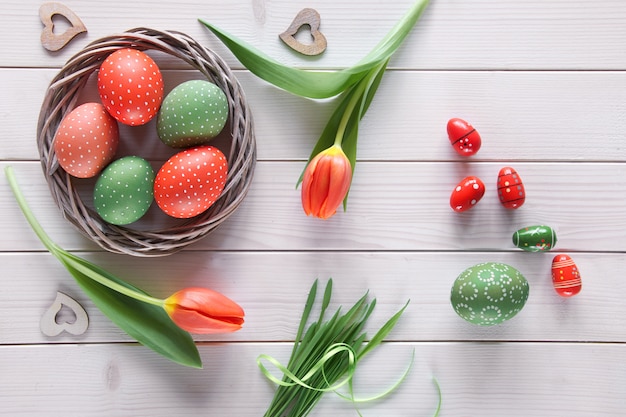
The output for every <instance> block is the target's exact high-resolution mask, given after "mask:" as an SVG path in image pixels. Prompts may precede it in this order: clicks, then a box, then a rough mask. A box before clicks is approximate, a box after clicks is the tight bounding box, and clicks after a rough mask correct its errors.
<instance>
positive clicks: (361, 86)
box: [334, 62, 386, 147]
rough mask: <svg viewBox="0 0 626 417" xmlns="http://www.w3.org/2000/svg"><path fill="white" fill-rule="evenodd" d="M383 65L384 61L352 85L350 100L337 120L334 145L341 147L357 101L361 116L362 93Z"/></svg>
mask: <svg viewBox="0 0 626 417" xmlns="http://www.w3.org/2000/svg"><path fill="white" fill-rule="evenodd" d="M385 65H386V62H384V63H383V64H381V65H377V66H375V67H374V68H372V69H371V70H370V71H369V72H368V73H367V75H366V76H365V77H364V78H363V79H361V81H359V82H358V83H357V84H356V86H354V87H352V88H354V89H355V91H354V94H353V95H352V97H351V98H350V102H349V103H348V105H347V107H346V110H345V111H344V113H343V116H342V117H341V121H340V122H339V127H338V128H337V135H336V136H335V143H334V145H335V146H339V147H341V143H342V142H343V138H344V136H345V134H346V129H347V127H348V122H349V121H350V118H351V117H352V116H353V114H354V109H355V108H356V106H357V104H358V103H359V102H361V109H359V115H358V118H359V119H360V118H361V112H362V111H363V106H364V103H365V101H364V100H363V95H364V94H367V92H368V91H369V89H370V88H371V87H372V84H373V83H374V80H375V79H376V75H377V74H378V72H379V71H380V70H381V68H384V67H385Z"/></svg>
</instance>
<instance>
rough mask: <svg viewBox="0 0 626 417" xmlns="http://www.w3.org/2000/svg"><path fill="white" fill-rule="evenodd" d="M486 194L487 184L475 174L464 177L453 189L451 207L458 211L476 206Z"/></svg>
mask: <svg viewBox="0 0 626 417" xmlns="http://www.w3.org/2000/svg"><path fill="white" fill-rule="evenodd" d="M484 195H485V184H484V183H483V182H482V180H481V179H480V178H478V177H475V176H473V175H472V176H469V177H465V178H463V179H462V180H461V181H460V182H459V183H458V184H457V185H456V187H454V190H452V194H451V195H450V207H452V210H454V211H456V212H457V213H461V212H464V211H466V210H469V209H471V208H472V207H474V206H475V205H476V204H477V203H478V202H479V201H480V199H481V198H483V196H484Z"/></svg>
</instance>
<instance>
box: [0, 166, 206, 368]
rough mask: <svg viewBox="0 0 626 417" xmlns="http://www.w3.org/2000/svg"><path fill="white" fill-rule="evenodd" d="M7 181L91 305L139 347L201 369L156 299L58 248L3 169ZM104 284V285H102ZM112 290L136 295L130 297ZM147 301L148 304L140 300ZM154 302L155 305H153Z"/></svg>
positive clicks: (190, 347)
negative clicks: (140, 345) (142, 346)
mask: <svg viewBox="0 0 626 417" xmlns="http://www.w3.org/2000/svg"><path fill="white" fill-rule="evenodd" d="M5 174H6V176H7V180H8V182H9V185H10V187H11V190H12V191H13V194H14V195H15V199H16V201H17V203H18V205H19V207H20V209H21V210H22V213H24V217H26V220H27V221H28V223H29V224H30V226H31V227H32V229H33V231H34V232H35V234H36V235H37V237H39V239H40V240H41V242H42V243H43V244H44V246H45V247H46V248H47V249H48V250H49V251H50V253H51V254H52V255H54V256H55V257H56V258H57V259H58V260H59V261H60V262H61V263H62V264H63V266H65V268H66V269H67V270H68V271H69V272H70V274H71V275H72V276H73V277H74V279H75V280H76V282H77V283H78V285H79V286H80V287H81V288H82V289H83V290H84V291H85V293H86V294H87V295H88V296H89V298H91V300H92V301H93V303H94V304H95V305H96V306H97V307H98V308H99V309H100V310H101V311H102V312H103V313H104V314H105V315H106V316H107V317H108V318H109V319H111V321H112V322H113V323H115V324H116V325H117V326H119V327H120V329H122V330H123V331H125V332H126V333H128V335H129V336H131V337H133V338H135V339H136V340H137V341H138V342H139V343H141V344H143V345H144V346H146V347H149V348H150V349H152V350H154V351H155V352H157V353H159V354H161V355H163V356H165V357H166V358H168V359H170V360H172V361H174V362H177V363H180V364H182V365H185V366H190V367H195V368H201V367H202V362H201V359H200V355H199V353H198V349H197V348H196V345H195V343H194V341H193V339H192V337H191V335H190V334H189V333H188V332H186V331H184V330H182V329H180V328H179V327H178V326H177V325H176V324H175V323H174V322H173V321H172V320H171V319H170V318H169V316H168V315H167V312H166V311H165V309H164V308H163V307H162V306H161V305H160V303H159V302H158V300H157V299H154V298H152V297H150V296H149V295H148V294H147V293H145V292H144V291H142V290H141V289H139V288H137V287H135V286H133V285H131V284H129V283H127V282H125V281H124V280H122V279H120V278H118V277H116V276H114V275H112V274H111V273H109V272H108V271H106V270H105V269H103V268H101V267H99V266H98V265H95V264H93V263H91V262H89V261H87V260H85V259H83V258H80V257H78V256H76V255H74V254H72V253H70V252H68V251H66V250H64V249H62V248H61V247H60V246H58V245H57V244H56V243H54V242H53V241H52V240H51V239H50V237H48V235H47V234H46V233H45V231H44V230H43V228H42V227H41V225H40V224H39V222H38V221H37V219H36V218H35V216H34V215H33V213H32V211H31V210H30V208H29V207H28V204H27V203H26V199H25V198H24V196H23V194H22V192H21V190H20V188H19V186H18V184H17V181H16V179H15V175H14V173H13V169H12V168H11V167H7V168H6V169H5ZM103 282H106V283H107V285H104V284H103ZM114 288H118V289H122V290H127V292H132V293H134V294H136V297H137V298H133V297H130V296H128V295H124V294H123V293H120V291H116V290H115V289H114ZM142 298H143V299H144V300H149V302H145V301H142V300H141V299H142ZM155 301H156V302H155Z"/></svg>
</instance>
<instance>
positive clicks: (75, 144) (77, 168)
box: [53, 103, 119, 178]
mask: <svg viewBox="0 0 626 417" xmlns="http://www.w3.org/2000/svg"><path fill="white" fill-rule="evenodd" d="M118 144H119V129H118V125H117V122H116V121H115V119H114V118H113V117H111V115H110V114H109V113H108V112H107V111H106V110H105V108H104V107H103V106H102V105H101V104H100V103H85V104H82V105H80V106H78V107H76V108H75V109H74V110H72V111H71V112H70V113H69V114H68V115H67V116H65V118H64V119H63V121H61V124H60V125H59V128H58V129H57V132H56V134H55V136H54V141H53V148H54V152H55V154H56V157H57V160H58V161H59V165H60V166H61V168H63V169H64V170H65V171H66V172H67V173H68V174H70V175H72V176H74V177H77V178H91V177H94V176H96V175H97V174H99V173H100V172H101V171H102V170H103V169H104V168H105V167H106V166H107V165H108V164H109V162H111V161H112V160H113V158H114V156H115V152H116V151H117V146H118Z"/></svg>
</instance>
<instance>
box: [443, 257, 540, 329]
mask: <svg viewBox="0 0 626 417" xmlns="http://www.w3.org/2000/svg"><path fill="white" fill-rule="evenodd" d="M528 290H529V287H528V281H526V278H524V276H523V275H522V274H521V273H520V272H519V271H518V270H517V269H515V268H513V267H512V266H509V265H506V264H502V263H497V262H486V263H481V264H477V265H474V266H472V267H470V268H467V269H466V270H465V271H463V272H462V273H461V275H459V276H458V278H457V279H456V281H454V284H453V286H452V291H451V294H450V301H451V303H452V307H453V308H454V311H456V313H457V314H458V315H459V316H460V317H461V318H463V319H464V320H467V321H469V322H470V323H473V324H478V325H481V326H491V325H494V324H499V323H502V322H503V321H505V320H508V319H510V318H512V317H513V316H515V315H516V314H517V313H519V312H520V310H521V309H522V307H524V304H526V300H527V299H528Z"/></svg>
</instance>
